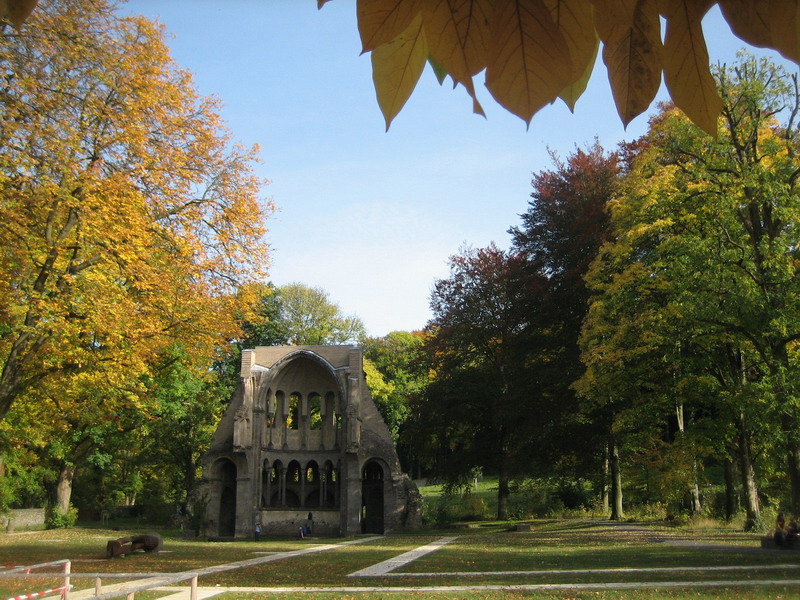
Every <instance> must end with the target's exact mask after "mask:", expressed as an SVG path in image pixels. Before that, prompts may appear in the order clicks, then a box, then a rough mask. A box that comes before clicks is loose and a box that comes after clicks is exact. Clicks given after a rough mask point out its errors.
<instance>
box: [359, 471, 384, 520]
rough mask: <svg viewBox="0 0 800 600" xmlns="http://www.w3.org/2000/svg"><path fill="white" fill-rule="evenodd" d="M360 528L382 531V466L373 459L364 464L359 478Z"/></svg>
mask: <svg viewBox="0 0 800 600" xmlns="http://www.w3.org/2000/svg"><path fill="white" fill-rule="evenodd" d="M361 530H362V532H363V533H383V467H381V466H380V465H379V464H378V463H377V462H375V461H369V462H368V463H367V464H366V465H364V472H363V476H362V479H361Z"/></svg>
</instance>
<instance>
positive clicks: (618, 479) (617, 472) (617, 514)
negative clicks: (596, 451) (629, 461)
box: [608, 435, 625, 521]
mask: <svg viewBox="0 0 800 600" xmlns="http://www.w3.org/2000/svg"><path fill="white" fill-rule="evenodd" d="M608 446H609V448H608V451H609V455H610V458H611V461H610V462H611V495H612V497H613V498H612V500H613V503H612V505H611V520H612V521H620V520H622V519H624V518H625V514H624V513H623V511H622V472H621V469H620V465H619V448H617V442H616V440H615V439H614V436H613V435H612V436H611V438H610V439H609V441H608Z"/></svg>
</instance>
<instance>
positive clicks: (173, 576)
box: [0, 560, 199, 600]
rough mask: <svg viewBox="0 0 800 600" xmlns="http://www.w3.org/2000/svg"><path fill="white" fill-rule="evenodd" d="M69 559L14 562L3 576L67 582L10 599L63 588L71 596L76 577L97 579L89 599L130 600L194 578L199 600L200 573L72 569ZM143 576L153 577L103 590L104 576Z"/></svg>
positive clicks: (192, 593) (193, 595)
mask: <svg viewBox="0 0 800 600" xmlns="http://www.w3.org/2000/svg"><path fill="white" fill-rule="evenodd" d="M58 564H63V565H64V568H65V570H64V571H63V572H59V573H30V570H31V569H36V568H44V567H49V566H52V565H58ZM69 565H70V561H69V560H57V561H53V562H49V563H41V564H39V565H22V566H14V567H12V568H10V569H9V570H5V571H0V578H3V577H14V578H16V577H64V585H63V586H61V587H58V588H51V589H49V590H45V591H44V592H33V593H31V594H21V595H19V596H12V597H11V598H9V599H8V600H27V599H29V598H31V599H33V598H40V597H41V596H43V595H46V594H51V593H55V592H56V591H62V590H63V592H62V598H63V599H64V600H69V588H72V586H71V585H70V583H69V582H70V577H71V578H72V579H94V596H91V598H90V599H88V600H111V599H112V598H122V597H125V598H127V600H134V596H135V594H137V593H138V592H144V591H146V590H149V589H151V588H154V587H161V586H166V585H172V584H175V583H181V582H183V581H187V580H191V582H190V584H189V585H190V588H189V598H190V600H197V578H198V577H199V574H198V573H70V568H69ZM104 578H105V579H132V578H133V579H141V578H147V579H150V580H151V581H146V582H143V583H141V584H139V585H136V586H133V587H129V588H124V589H121V590H116V591H113V592H106V593H103V588H102V579H104Z"/></svg>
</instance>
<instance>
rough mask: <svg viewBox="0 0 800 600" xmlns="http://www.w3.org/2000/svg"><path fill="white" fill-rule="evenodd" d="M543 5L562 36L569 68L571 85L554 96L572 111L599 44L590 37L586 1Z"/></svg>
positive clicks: (556, 1)
mask: <svg viewBox="0 0 800 600" xmlns="http://www.w3.org/2000/svg"><path fill="white" fill-rule="evenodd" d="M545 4H546V5H547V7H548V8H549V9H550V14H551V15H552V16H553V20H554V21H555V22H556V25H557V26H558V28H559V30H560V31H561V32H562V34H563V35H564V41H565V42H566V43H567V48H568V49H569V56H570V59H571V61H572V68H573V72H572V74H571V76H570V79H571V80H572V83H570V84H569V85H568V86H567V87H566V88H564V89H563V90H561V91H560V92H559V94H558V95H559V97H560V98H561V99H562V100H564V102H566V104H567V106H569V108H570V110H574V109H575V102H577V100H578V98H580V96H581V94H583V92H584V90H586V85H587V84H588V83H589V78H590V77H591V75H592V71H593V70H594V62H595V59H596V58H597V50H598V48H599V45H600V42H599V40H598V38H597V35H596V34H595V35H591V34H592V33H594V24H593V18H592V5H591V3H589V2H586V0H546V2H545Z"/></svg>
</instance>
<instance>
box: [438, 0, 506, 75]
mask: <svg viewBox="0 0 800 600" xmlns="http://www.w3.org/2000/svg"><path fill="white" fill-rule="evenodd" d="M492 11H493V7H492V3H491V1H490V0H429V1H428V2H425V3H424V4H423V13H422V14H423V18H424V26H425V38H426V39H427V40H428V47H429V48H430V51H431V56H433V57H434V59H435V60H436V62H437V63H439V64H440V65H442V67H443V68H444V69H445V70H446V71H447V72H448V73H449V74H450V76H451V77H452V78H453V79H454V80H455V81H457V82H459V83H464V82H465V81H466V80H467V79H470V78H471V77H472V76H473V75H475V74H476V73H478V72H480V71H482V70H483V69H484V68H485V67H486V54H487V51H488V48H489V36H490V27H489V24H490V22H491V14H492Z"/></svg>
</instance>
